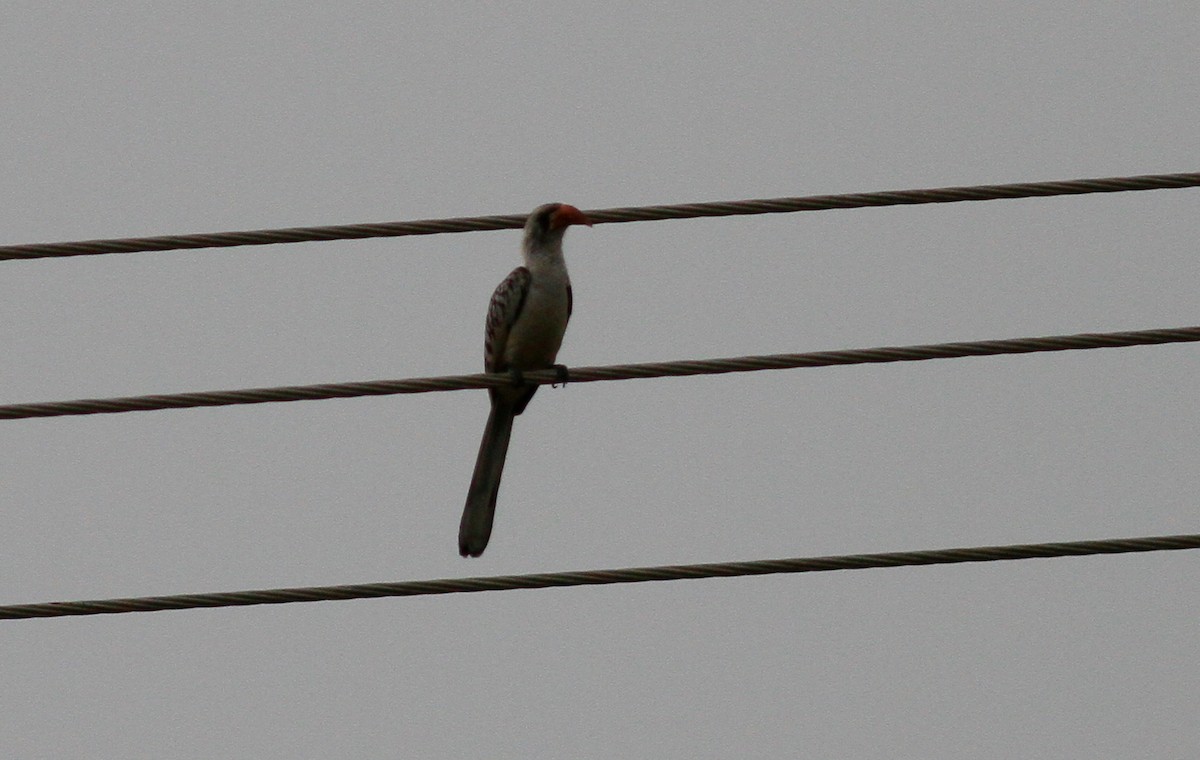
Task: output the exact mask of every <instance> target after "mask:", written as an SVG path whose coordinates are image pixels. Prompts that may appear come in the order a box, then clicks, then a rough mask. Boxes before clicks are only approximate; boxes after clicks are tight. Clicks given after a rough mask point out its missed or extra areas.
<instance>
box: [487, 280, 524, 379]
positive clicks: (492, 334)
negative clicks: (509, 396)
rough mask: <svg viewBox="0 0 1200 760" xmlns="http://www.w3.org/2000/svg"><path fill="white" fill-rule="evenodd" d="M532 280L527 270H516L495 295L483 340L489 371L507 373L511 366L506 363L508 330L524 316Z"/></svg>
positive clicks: (489, 307) (500, 285)
mask: <svg viewBox="0 0 1200 760" xmlns="http://www.w3.org/2000/svg"><path fill="white" fill-rule="evenodd" d="M530 279H531V278H530V275H529V270H528V269H526V268H525V267H517V268H516V269H514V270H512V273H511V274H509V275H508V277H505V278H504V281H503V282H501V283H500V284H499V285H497V286H496V290H495V292H493V293H492V301H491V303H489V304H488V313H487V326H486V327H485V328H484V339H483V367H484V369H486V370H487V371H488V372H505V371H507V370H508V363H507V362H505V361H504V348H505V346H506V345H508V333H509V331H510V330H511V329H512V326H513V325H514V324H515V323H516V321H517V319H518V318H519V317H520V316H521V310H522V309H523V308H525V298H526V296H528V295H529V282H530Z"/></svg>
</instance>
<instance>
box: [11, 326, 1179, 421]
mask: <svg viewBox="0 0 1200 760" xmlns="http://www.w3.org/2000/svg"><path fill="white" fill-rule="evenodd" d="M1196 341H1200V327H1176V328H1169V329H1160V330H1137V331H1133V332H1113V333H1082V334H1078V335H1050V336H1046V337H1042V338H1012V339H1009V340H984V341H974V342H965V343H934V344H930V345H918V346H885V347H881V348H860V349H851V350H844V351H817V352H813V353H804V354H772V355H766V356H740V357H733V358H727V359H702V360H693V361H673V362H656V363H647V364H613V365H608V366H600V367H577V368H574V369H571V370H570V381H571V382H572V383H592V382H600V381H605V380H632V379H636V378H651V377H683V376H688V375H715V374H724V373H729V372H755V371H759V370H767V369H796V368H800V367H830V366H835V365H850V364H882V363H888V362H911V361H925V360H928V359H953V358H961V357H967V356H997V355H1001V354H1029V353H1039V352H1044V351H1074V350H1083V349H1092V348H1119V347H1123V346H1146V345H1158V344H1164V343H1189V342H1196ZM524 379H525V381H526V382H528V383H534V384H537V385H547V384H550V383H554V382H558V381H559V377H558V375H557V373H556V372H555V371H554V370H538V371H535V372H527V373H525V375H524ZM511 382H512V378H510V377H509V376H508V375H504V374H476V375H451V376H446V377H422V378H410V379H406V380H373V381H368V382H357V383H329V384H324V385H291V386H281V387H275V388H247V389H244V390H232V391H201V392H194V393H168V394H159V395H154V396H125V397H122V398H106V399H78V400H75V401H47V402H42V403H34V404H9V405H7V406H0V420H16V419H28V418H31V417H63V416H73V415H83V414H119V413H122V412H142V411H151V410H157V409H187V408H194V407H203V406H232V405H236V404H266V403H272V402H282V401H315V400H319V399H332V398H353V397H358V396H389V395H396V394H402V393H430V392H434V391H456V390H468V389H472V388H489V387H492V386H498V385H504V384H507V383H511Z"/></svg>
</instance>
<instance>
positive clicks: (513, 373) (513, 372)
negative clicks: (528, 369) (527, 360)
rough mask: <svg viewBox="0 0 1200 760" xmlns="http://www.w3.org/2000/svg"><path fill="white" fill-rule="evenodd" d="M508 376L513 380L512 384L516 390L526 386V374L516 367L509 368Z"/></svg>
mask: <svg viewBox="0 0 1200 760" xmlns="http://www.w3.org/2000/svg"><path fill="white" fill-rule="evenodd" d="M508 376H509V377H511V378H512V384H513V387H514V388H520V387H521V386H522V385H524V384H525V374H524V373H523V372H521V370H519V369H517V368H516V367H510V368H509V370H508Z"/></svg>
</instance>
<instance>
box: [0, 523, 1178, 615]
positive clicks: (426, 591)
mask: <svg viewBox="0 0 1200 760" xmlns="http://www.w3.org/2000/svg"><path fill="white" fill-rule="evenodd" d="M1179 549H1200V534H1191V535H1181V536H1149V537H1145V538H1118V539H1108V540H1102V541H1072V542H1067V543H1051V544H1011V545H1007V546H976V547H970V548H961V549H935V550H928V551H915V552H889V553H883V554H851V555H842V556H834V557H799V558H794V559H770V560H757V561H753V562H722V563H716V564H704V565H665V566H659V567H627V568H622V569H616V570H583V571H574V572H563V573H538V574H534V575H498V576H487V577H475V578H444V579H439V580H427V581H407V582H401V583H365V584H358V585H352V586H311V587H307V588H276V589H262V590H257V591H228V592H221V593H213V594H179V595H173V596H145V597H131V598H128V599H97V600H91V601H81V602H47V603H43V604H13V605H7V606H0V620H18V619H25V618H43V617H66V616H74V615H111V614H120V613H126V612H158V611H163V610H186V609H198V608H212V607H245V606H251V605H258V604H290V603H293V602H327V601H344V600H348V599H375V598H380V597H396V596H427V595H432V594H457V593H474V592H477V591H509V590H515V589H534V588H557V587H568V586H598V585H606V584H615V583H645V582H647V581H674V580H688V579H697V578H735V577H741V576H749V575H774V574H780V573H821V572H829V571H832V570H865V569H868V568H890V567H910V566H917V565H948V564H955V563H961V562H998V561H1003V560H1018V559H1034V558H1039V557H1040V558H1047V557H1081V556H1086V555H1093V554H1127V553H1132V552H1155V551H1172V550H1179Z"/></svg>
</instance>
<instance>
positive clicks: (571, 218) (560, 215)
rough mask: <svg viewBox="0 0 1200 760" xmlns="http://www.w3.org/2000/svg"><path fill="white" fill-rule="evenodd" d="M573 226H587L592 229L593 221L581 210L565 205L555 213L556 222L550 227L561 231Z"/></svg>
mask: <svg viewBox="0 0 1200 760" xmlns="http://www.w3.org/2000/svg"><path fill="white" fill-rule="evenodd" d="M572 224H586V225H587V226H589V227H591V226H592V220H591V219H588V218H587V216H585V215H584V213H583V212H582V211H580V210H579V209H577V208H575V207H574V206H568V205H567V204H565V203H564V204H562V205H561V206H559V207H558V211H555V212H554V221H553V222H552V223H551V225H550V226H551V227H554V229H557V230H560V229H563V228H564V227H569V226H571V225H572Z"/></svg>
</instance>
